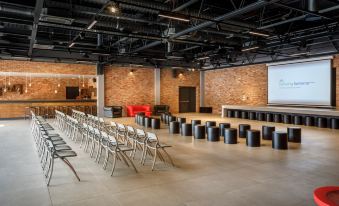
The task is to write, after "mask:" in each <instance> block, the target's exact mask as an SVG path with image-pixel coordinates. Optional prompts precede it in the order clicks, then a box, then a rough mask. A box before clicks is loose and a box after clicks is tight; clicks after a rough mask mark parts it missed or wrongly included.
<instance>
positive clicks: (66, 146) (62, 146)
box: [54, 144, 72, 151]
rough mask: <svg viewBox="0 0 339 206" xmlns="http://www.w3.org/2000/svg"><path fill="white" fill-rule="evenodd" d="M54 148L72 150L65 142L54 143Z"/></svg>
mask: <svg viewBox="0 0 339 206" xmlns="http://www.w3.org/2000/svg"><path fill="white" fill-rule="evenodd" d="M54 148H55V150H57V151H61V150H72V148H71V147H70V146H68V145H66V144H62V145H56V146H54Z"/></svg>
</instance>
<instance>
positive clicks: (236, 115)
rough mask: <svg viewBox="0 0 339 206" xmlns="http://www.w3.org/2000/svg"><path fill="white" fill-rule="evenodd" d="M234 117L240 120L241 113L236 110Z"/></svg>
mask: <svg viewBox="0 0 339 206" xmlns="http://www.w3.org/2000/svg"><path fill="white" fill-rule="evenodd" d="M234 117H235V118H240V111H238V110H235V111H234Z"/></svg>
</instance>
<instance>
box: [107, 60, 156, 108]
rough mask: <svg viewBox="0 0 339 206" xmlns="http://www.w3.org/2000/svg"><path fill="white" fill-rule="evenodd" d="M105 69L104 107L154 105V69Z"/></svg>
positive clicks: (111, 67)
mask: <svg viewBox="0 0 339 206" xmlns="http://www.w3.org/2000/svg"><path fill="white" fill-rule="evenodd" d="M132 69H133V70H134V72H133V73H130V71H131V69H128V68H126V67H115V66H110V67H106V68H105V105H115V106H123V107H124V109H125V111H126V108H125V107H126V106H127V105H154V99H155V96H154V95H155V94H154V69H150V68H132Z"/></svg>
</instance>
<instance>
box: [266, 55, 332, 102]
mask: <svg viewBox="0 0 339 206" xmlns="http://www.w3.org/2000/svg"><path fill="white" fill-rule="evenodd" d="M331 102H332V101H331V59H325V60H318V61H311V62H301V63H292V64H280V65H271V66H270V65H269V67H268V104H279V105H312V106H331Z"/></svg>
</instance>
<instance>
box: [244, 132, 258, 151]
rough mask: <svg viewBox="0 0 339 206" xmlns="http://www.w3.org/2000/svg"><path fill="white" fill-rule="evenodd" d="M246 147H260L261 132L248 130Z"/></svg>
mask: <svg viewBox="0 0 339 206" xmlns="http://www.w3.org/2000/svg"><path fill="white" fill-rule="evenodd" d="M246 145H247V146H248V147H260V131H259V130H255V129H249V130H247V135H246Z"/></svg>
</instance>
